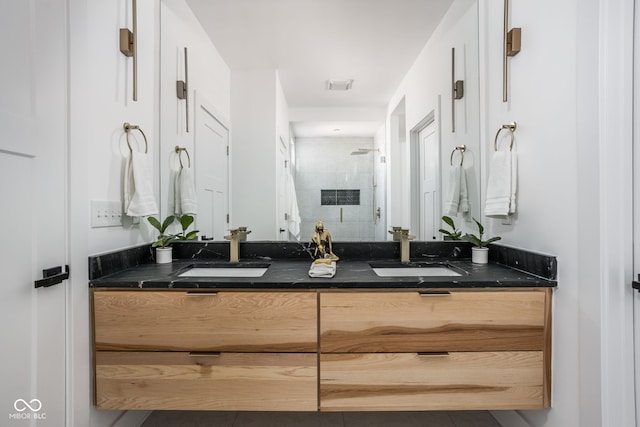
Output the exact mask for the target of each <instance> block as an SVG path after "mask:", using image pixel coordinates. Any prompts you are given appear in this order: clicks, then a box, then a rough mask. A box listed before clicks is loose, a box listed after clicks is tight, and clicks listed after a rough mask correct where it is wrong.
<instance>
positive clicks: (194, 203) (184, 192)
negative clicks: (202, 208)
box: [176, 168, 198, 215]
mask: <svg viewBox="0 0 640 427" xmlns="http://www.w3.org/2000/svg"><path fill="white" fill-rule="evenodd" d="M177 188H178V190H179V191H178V197H179V202H180V204H179V206H180V212H176V213H177V214H179V215H186V214H190V215H195V214H196V213H198V195H197V193H196V185H195V179H194V176H193V169H191V168H182V170H181V171H180V174H179V176H178V186H177ZM176 205H177V203H176Z"/></svg>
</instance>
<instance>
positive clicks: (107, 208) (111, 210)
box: [91, 200, 122, 228]
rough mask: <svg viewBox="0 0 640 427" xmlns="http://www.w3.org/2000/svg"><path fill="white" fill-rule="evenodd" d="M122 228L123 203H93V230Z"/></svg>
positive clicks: (93, 201) (98, 201)
mask: <svg viewBox="0 0 640 427" xmlns="http://www.w3.org/2000/svg"><path fill="white" fill-rule="evenodd" d="M120 226H122V202H120V201H119V200H116V201H103V200H92V201H91V228H99V227H120Z"/></svg>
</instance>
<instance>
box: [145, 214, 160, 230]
mask: <svg viewBox="0 0 640 427" xmlns="http://www.w3.org/2000/svg"><path fill="white" fill-rule="evenodd" d="M147 221H149V224H151V225H153V227H154V228H155V229H156V230H158V231H159V232H161V233H162V225H160V221H158V220H157V219H156V218H155V217H153V216H150V217H147Z"/></svg>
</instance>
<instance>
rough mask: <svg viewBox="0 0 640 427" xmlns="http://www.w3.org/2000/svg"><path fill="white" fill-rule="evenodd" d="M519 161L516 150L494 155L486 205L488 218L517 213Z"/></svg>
mask: <svg viewBox="0 0 640 427" xmlns="http://www.w3.org/2000/svg"><path fill="white" fill-rule="evenodd" d="M517 178H518V159H517V155H516V152H515V150H501V151H496V152H494V153H493V158H492V159H491V166H490V169H489V181H488V183H487V196H486V202H485V205H484V214H485V215H486V216H496V217H506V216H508V215H510V214H514V213H515V212H516V189H517V183H518V182H517Z"/></svg>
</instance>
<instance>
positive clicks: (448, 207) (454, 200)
mask: <svg viewBox="0 0 640 427" xmlns="http://www.w3.org/2000/svg"><path fill="white" fill-rule="evenodd" d="M461 169H462V168H461V167H460V165H455V166H452V167H451V168H450V169H449V188H448V191H447V194H446V195H445V199H444V206H443V207H442V208H443V211H444V212H445V214H446V215H451V216H454V215H456V214H457V213H458V205H459V203H460V171H461Z"/></svg>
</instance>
